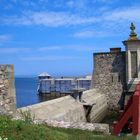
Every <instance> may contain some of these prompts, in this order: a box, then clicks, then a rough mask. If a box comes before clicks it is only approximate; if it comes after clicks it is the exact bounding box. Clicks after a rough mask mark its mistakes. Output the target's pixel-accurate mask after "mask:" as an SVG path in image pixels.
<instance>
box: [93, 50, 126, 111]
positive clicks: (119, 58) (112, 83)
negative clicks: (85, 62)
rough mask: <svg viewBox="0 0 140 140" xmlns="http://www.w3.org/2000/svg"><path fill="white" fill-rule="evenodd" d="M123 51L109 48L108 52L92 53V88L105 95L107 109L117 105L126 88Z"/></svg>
mask: <svg viewBox="0 0 140 140" xmlns="http://www.w3.org/2000/svg"><path fill="white" fill-rule="evenodd" d="M125 69H126V66H125V52H122V51H121V48H111V49H110V52H105V53H94V71H93V77H92V78H93V79H92V88H96V89H99V90H100V91H101V93H102V94H104V95H106V98H107V102H108V106H109V109H111V110H112V109H114V108H116V107H117V106H118V102H119V101H120V102H121V100H120V99H123V91H124V90H125V88H126V74H125Z"/></svg>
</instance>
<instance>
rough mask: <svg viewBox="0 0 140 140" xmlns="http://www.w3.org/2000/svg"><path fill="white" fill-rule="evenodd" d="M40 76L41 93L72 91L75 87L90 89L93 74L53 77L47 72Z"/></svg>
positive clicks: (39, 90)
mask: <svg viewBox="0 0 140 140" xmlns="http://www.w3.org/2000/svg"><path fill="white" fill-rule="evenodd" d="M38 78H39V86H38V92H39V93H51V92H58V93H71V92H72V89H74V88H84V89H85V90H88V89H90V85H91V76H86V77H80V78H73V77H71V78H66V77H61V78H53V77H51V76H50V75H49V74H47V73H45V74H44V73H42V74H40V75H39V76H38Z"/></svg>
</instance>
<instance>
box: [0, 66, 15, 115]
mask: <svg viewBox="0 0 140 140" xmlns="http://www.w3.org/2000/svg"><path fill="white" fill-rule="evenodd" d="M15 111H16V96H15V82H14V67H13V65H0V114H8V115H14V113H15Z"/></svg>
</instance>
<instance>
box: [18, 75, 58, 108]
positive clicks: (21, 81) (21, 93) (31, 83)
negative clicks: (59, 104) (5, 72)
mask: <svg viewBox="0 0 140 140" xmlns="http://www.w3.org/2000/svg"><path fill="white" fill-rule="evenodd" d="M15 88H16V103H17V108H20V107H25V106H28V105H33V104H36V103H40V102H43V101H47V100H51V99H55V98H58V97H59V96H57V97H55V96H39V95H38V92H37V88H38V78H34V77H31V78H23V77H18V78H17V77H16V78H15Z"/></svg>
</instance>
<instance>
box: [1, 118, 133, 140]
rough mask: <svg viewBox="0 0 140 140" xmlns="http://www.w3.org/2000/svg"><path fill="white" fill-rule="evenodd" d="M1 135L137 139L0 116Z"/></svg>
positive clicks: (11, 138)
mask: <svg viewBox="0 0 140 140" xmlns="http://www.w3.org/2000/svg"><path fill="white" fill-rule="evenodd" d="M0 137H2V138H8V140H135V137H132V136H129V137H114V136H109V135H103V134H101V133H99V132H90V131H85V130H78V129H64V128H54V127H49V126H46V125H35V124H31V123H29V122H26V121H20V120H18V121H13V120H11V119H10V118H9V117H7V116H0Z"/></svg>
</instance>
